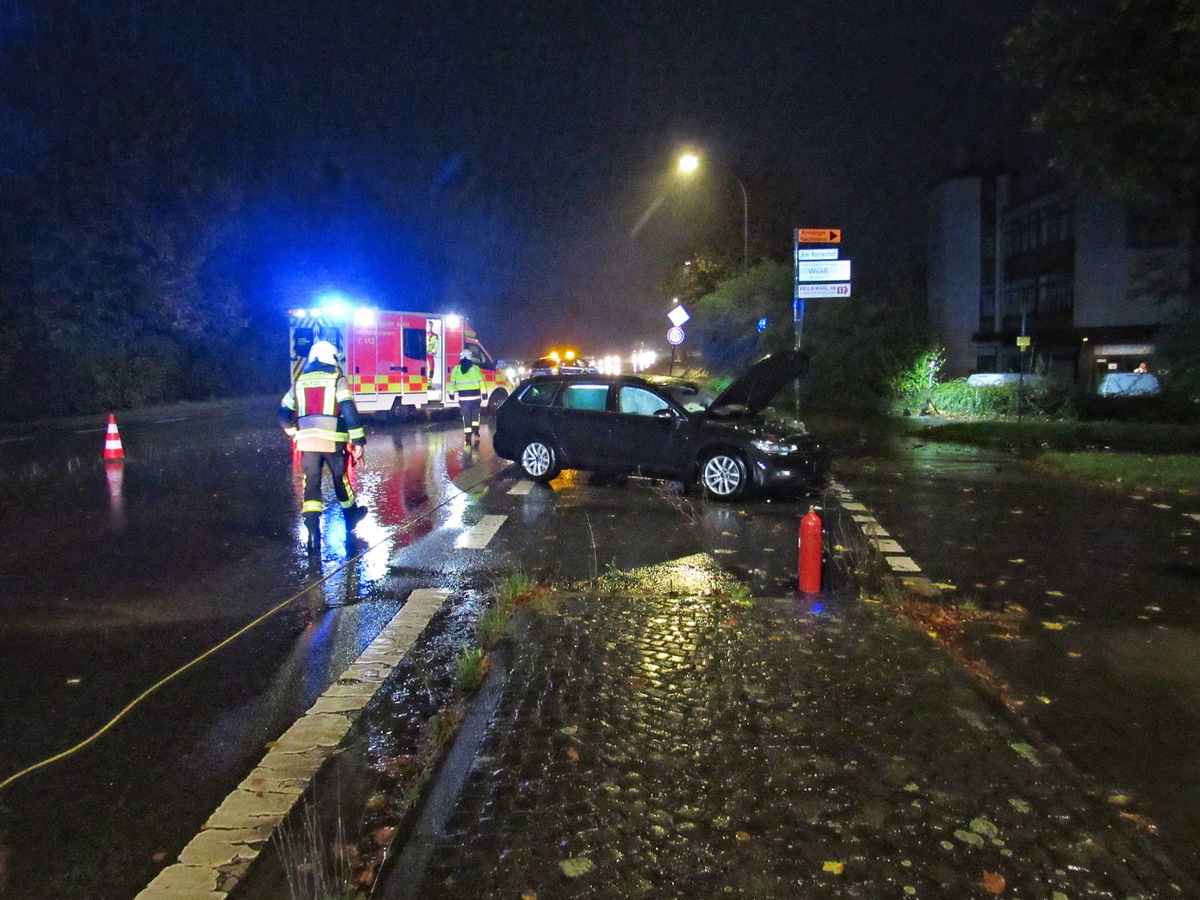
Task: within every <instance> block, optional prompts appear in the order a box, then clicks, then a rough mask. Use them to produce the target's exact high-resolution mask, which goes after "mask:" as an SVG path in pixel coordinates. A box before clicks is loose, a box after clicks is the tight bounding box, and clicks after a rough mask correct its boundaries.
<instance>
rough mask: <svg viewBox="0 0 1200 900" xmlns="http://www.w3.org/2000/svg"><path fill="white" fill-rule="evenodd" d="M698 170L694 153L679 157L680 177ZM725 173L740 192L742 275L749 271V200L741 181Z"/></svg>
mask: <svg viewBox="0 0 1200 900" xmlns="http://www.w3.org/2000/svg"><path fill="white" fill-rule="evenodd" d="M699 168H700V157H699V156H697V155H696V154H695V153H685V154H683V156H681V157H679V173H680V174H681V175H691V174H692V173H693V172H695V171H696V170H697V169H699ZM725 171H726V172H727V173H728V175H729V177H730V178H732V179H733V180H734V181H736V182H737V186H738V187H739V188H741V190H742V274H743V275H744V274H745V273H746V272H749V271H750V198H749V197H748V196H747V195H746V186H745V185H744V184H742V179H740V178H738V177H737V176H736V175H734V174H733V173H732V172H730V171H729V170H728V169H726V170H725Z"/></svg>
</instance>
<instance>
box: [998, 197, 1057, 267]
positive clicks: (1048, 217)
mask: <svg viewBox="0 0 1200 900" xmlns="http://www.w3.org/2000/svg"><path fill="white" fill-rule="evenodd" d="M1074 235H1075V207H1074V205H1073V204H1071V203H1070V202H1062V203H1055V204H1053V205H1052V206H1044V207H1042V208H1041V209H1035V210H1034V211H1033V212H1031V213H1028V214H1026V215H1023V216H1020V217H1019V218H1015V219H1012V220H1011V221H1009V223H1008V225H1007V226H1005V229H1004V253H1005V256H1015V255H1016V254H1018V253H1028V252H1029V251H1031V250H1037V249H1039V248H1041V247H1049V246H1051V245H1053V244H1060V243H1063V242H1064V241H1069V240H1071V238H1072V237H1074Z"/></svg>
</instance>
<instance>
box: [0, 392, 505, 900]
mask: <svg viewBox="0 0 1200 900" xmlns="http://www.w3.org/2000/svg"><path fill="white" fill-rule="evenodd" d="M273 407H274V404H273V403H269V402H267V403H262V402H259V403H253V404H249V405H247V406H245V407H242V408H240V409H238V410H236V411H234V412H232V413H231V412H230V411H229V410H217V409H209V408H206V407H197V408H187V409H183V410H181V411H172V412H160V413H155V414H147V413H143V414H141V415H133V414H131V415H129V416H122V417H120V419H119V422H118V424H119V427H120V431H121V438H122V442H123V444H124V448H125V453H126V459H125V462H124V463H123V464H122V465H121V466H120V467H117V468H114V467H108V466H105V465H103V464H101V462H100V459H99V457H100V450H101V448H102V446H103V438H104V420H103V418H101V419H99V420H98V421H88V422H73V423H56V424H55V425H52V426H46V427H44V428H28V429H15V428H13V429H4V430H3V431H0V471H2V472H3V476H4V477H3V479H0V481H2V483H3V488H0V491H2V493H3V496H2V497H0V508H2V509H3V511H4V517H5V525H6V527H5V528H4V534H5V542H4V545H3V547H2V548H0V696H3V698H4V714H3V716H2V717H0V779H7V778H9V777H11V776H13V775H14V774H15V773H18V772H20V771H21V770H23V769H25V768H26V767H30V766H35V765H38V764H39V763H42V762H44V761H47V760H54V761H53V762H51V763H50V764H48V765H45V766H44V767H43V768H40V769H37V770H36V771H33V772H30V773H29V774H27V775H24V776H22V777H20V778H19V779H17V780H16V781H14V782H13V783H11V784H9V785H8V786H6V787H5V788H4V789H3V790H0V872H3V874H4V875H5V876H6V878H5V879H4V880H6V881H7V887H6V888H4V889H3V890H0V893H3V895H4V896H14V897H64V896H77V897H89V898H107V897H114V898H118V897H119V898H126V897H131V896H133V895H134V894H135V893H137V891H138V890H140V889H141V887H143V886H144V885H145V884H146V883H147V882H148V881H149V880H150V879H151V878H152V877H153V875H154V874H155V872H156V871H157V870H158V869H159V868H161V867H162V865H164V864H165V862H168V861H170V860H172V859H173V858H174V856H175V855H176V854H177V853H178V851H179V849H180V848H181V847H182V846H183V845H184V844H185V843H186V842H187V840H188V839H189V838H190V837H191V836H192V835H193V834H194V833H195V832H196V831H197V830H198V829H199V827H200V825H201V824H202V823H203V822H204V820H205V818H206V817H207V816H208V815H209V814H210V813H211V812H212V810H213V809H215V808H216V805H217V804H218V803H219V802H220V800H221V799H222V798H223V797H224V796H225V794H226V793H227V792H228V791H229V790H230V789H231V788H232V787H233V786H234V785H235V784H236V783H237V782H238V780H240V778H241V777H243V776H244V774H245V772H247V771H248V770H249V768H250V767H251V766H252V765H253V763H254V762H255V761H257V759H258V758H259V757H260V756H261V755H262V753H263V747H264V744H266V743H267V742H268V741H271V740H273V739H274V738H276V737H277V736H278V735H279V734H281V733H282V732H283V730H285V729H286V728H287V726H288V725H289V724H290V723H291V722H292V721H294V720H295V719H296V718H297V717H298V716H299V715H300V714H302V713H303V711H304V710H305V709H307V708H308V706H309V705H310V704H311V703H312V701H313V699H314V698H315V697H316V696H318V695H319V694H320V693H321V692H322V691H323V690H324V689H325V688H326V687H327V686H328V684H329V682H330V680H331V679H333V678H334V677H336V675H337V674H338V673H340V672H341V671H342V670H343V669H344V668H345V667H346V665H347V664H348V663H349V662H351V661H352V660H353V659H354V658H355V657H356V656H357V655H358V653H359V652H361V650H362V648H363V647H364V646H365V645H366V643H367V642H369V641H370V640H371V639H372V638H373V637H374V636H375V635H376V634H377V633H378V631H379V629H380V628H381V626H382V625H383V624H384V623H385V622H387V621H388V619H389V618H390V617H391V616H392V615H393V614H394V613H395V612H396V610H397V609H398V608H399V605H400V602H401V600H402V599H403V598H404V597H405V596H407V594H408V593H409V592H410V591H411V590H412V589H413V588H414V587H418V586H427V585H430V584H434V583H436V584H438V585H439V586H452V587H454V588H455V589H460V588H462V587H463V586H464V585H465V584H467V583H468V582H469V580H470V578H471V577H472V574H471V572H472V569H471V566H470V565H469V564H468V562H467V561H466V560H464V559H461V558H456V557H454V556H453V555H447V554H446V553H445V550H446V547H445V541H444V540H441V541H439V540H438V536H439V535H440V534H441V533H442V532H445V533H446V534H449V535H453V534H457V533H458V531H459V530H461V516H462V512H463V508H464V506H463V503H462V502H461V499H456V500H455V501H454V502H447V499H448V498H451V497H453V498H464V497H466V496H467V495H466V494H462V493H461V492H460V491H458V490H457V489H455V488H453V487H452V486H451V485H452V482H453V480H454V479H455V478H459V479H460V480H461V479H462V478H464V477H467V476H470V477H475V476H476V475H479V474H480V473H482V474H486V473H487V471H489V468H488V467H489V466H492V465H495V463H496V461H495V460H494V459H492V458H491V457H490V451H489V450H486V449H485V450H484V451H482V452H476V453H473V454H472V453H465V452H464V451H463V448H462V446H461V441H457V440H456V438H457V436H456V435H455V434H454V429H453V426H454V423H453V422H452V421H451V422H435V423H432V424H425V423H419V424H413V425H408V426H405V427H404V428H403V429H401V428H398V427H397V428H392V427H390V426H389V427H386V428H383V429H381V430H380V431H379V432H378V433H376V434H373V436H372V440H371V447H370V449H369V451H368V452H369V454H370V456H369V459H368V464H367V465H366V466H365V467H364V469H363V470H362V471H360V472H359V473H358V484H359V488H360V491H361V493H362V495H363V496H364V498H365V500H366V502H367V503H368V504H369V505H370V507H371V510H372V512H371V515H370V516H369V518H368V519H367V520H366V521H364V522H363V523H362V524H361V525H360V526H359V533H360V536H361V538H362V539H363V540H362V541H360V542H359V543H358V544H356V545H355V546H354V547H353V548H352V549H351V551H350V553H349V554H348V553H347V547H346V540H345V534H344V529H343V528H342V523H341V517H340V513H337V512H334V513H332V514H330V515H327V523H328V526H327V541H326V546H325V552H324V555H323V558H322V559H321V560H319V561H315V562H313V561H310V560H309V559H308V558H307V557H306V556H305V555H304V554H303V553H302V552H301V550H300V547H301V542H300V535H301V533H302V531H303V528H302V525H301V524H300V518H299V515H298V509H299V482H298V479H297V477H296V470H295V468H294V467H293V465H292V460H291V459H290V454H289V452H288V444H287V442H286V440H285V439H284V438H283V437H282V435H281V434H280V433H279V430H278V428H277V427H276V426H275V425H274V422H273ZM444 431H445V434H444V433H443V432H444ZM447 434H448V435H449V439H448V440H447V439H446V435H447ZM464 473H466V475H464ZM472 473H474V474H472ZM397 529H399V530H397ZM393 532H394V533H393ZM430 535H433V536H434V539H429V540H427V538H429V536H430ZM367 547H371V548H373V549H369V550H366V551H365V552H364V548H367ZM356 553H361V554H362V555H361V558H358V559H356V560H354V561H353V562H352V563H351V564H350V565H348V566H347V565H346V559H347V556H348V555H349V556H353V555H354V554H356ZM276 607H281V608H280V609H279V610H278V611H277V612H275V613H274V614H273V615H270V616H269V618H267V619H265V620H264V621H262V623H261V624H258V625H256V626H254V627H252V628H251V629H250V630H249V631H247V632H246V633H245V634H243V635H242V636H240V637H238V638H236V639H235V640H233V641H232V642H230V643H229V644H228V645H226V646H223V647H220V649H218V650H216V651H215V652H213V653H212V654H211V655H210V656H208V657H207V658H204V659H202V660H200V661H198V662H197V658H198V657H200V656H201V655H202V654H204V653H205V652H206V651H209V650H211V649H212V648H215V647H218V645H220V644H221V643H222V642H223V641H226V640H227V639H229V638H230V636H231V635H234V634H235V633H236V632H238V631H239V630H240V629H243V628H244V627H245V626H247V625H248V624H250V623H252V622H255V621H256V620H257V619H259V617H261V616H263V615H264V614H267V613H269V612H270V611H271V610H273V609H275V608H276ZM189 663H192V664H193V665H192V666H191V667H190V668H188V669H186V670H184V671H182V672H180V671H179V670H180V669H181V667H184V666H187V665H188V664H189ZM173 673H176V674H175V675H173ZM164 679H169V680H167V681H165V683H164V681H163V680H164ZM156 686H157V689H154V690H153V692H152V693H150V694H149V695H148V696H146V697H145V699H143V700H141V701H139V702H137V703H136V705H135V706H133V707H132V708H130V709H128V710H126V707H127V705H129V704H131V703H132V702H134V701H135V698H138V697H139V695H141V694H143V692H146V691H147V690H148V689H152V688H155V687H156ZM122 710H126V713H125V715H124V717H123V718H121V719H120V720H119V721H117V722H116V723H115V724H112V725H111V727H110V728H109V729H108V730H107V731H105V732H104V733H103V734H102V735H101V736H100V737H98V738H97V739H96V740H95V741H94V742H92V743H90V744H88V745H86V746H83V747H79V744H80V742H82V741H84V740H85V739H87V738H88V737H89V736H91V735H93V734H95V733H96V732H97V730H98V729H101V728H103V727H105V725H106V724H107V723H111V722H112V721H113V718H114V717H115V716H117V715H118V714H120V713H121V712H122ZM73 748H78V749H75V750H74V751H73ZM56 757H59V758H57V759H56Z"/></svg>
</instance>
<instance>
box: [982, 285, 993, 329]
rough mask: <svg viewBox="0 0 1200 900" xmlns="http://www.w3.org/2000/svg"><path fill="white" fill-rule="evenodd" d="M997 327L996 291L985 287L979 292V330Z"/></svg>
mask: <svg viewBox="0 0 1200 900" xmlns="http://www.w3.org/2000/svg"><path fill="white" fill-rule="evenodd" d="M995 327H996V292H995V291H994V290H992V289H991V288H984V289H983V290H981V291H980V292H979V330H980V331H991V330H992V329H993V328H995Z"/></svg>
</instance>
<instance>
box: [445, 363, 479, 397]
mask: <svg viewBox="0 0 1200 900" xmlns="http://www.w3.org/2000/svg"><path fill="white" fill-rule="evenodd" d="M483 384H484V381H483V370H482V369H481V368H479V366H477V365H475V364H474V363H472V364H471V365H470V366H469V367H468V368H467V370H466V371H465V372H464V371H463V367H462V364H461V363H459V364H458V365H457V366H455V367H454V368H453V369H451V370H450V393H451V394H458V396H459V397H460V398H461V399H464V400H474V399H475V398H477V397H479V396H481V395H482V394H483Z"/></svg>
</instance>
